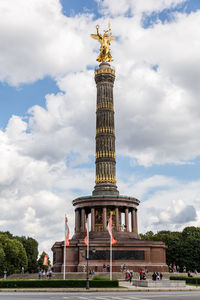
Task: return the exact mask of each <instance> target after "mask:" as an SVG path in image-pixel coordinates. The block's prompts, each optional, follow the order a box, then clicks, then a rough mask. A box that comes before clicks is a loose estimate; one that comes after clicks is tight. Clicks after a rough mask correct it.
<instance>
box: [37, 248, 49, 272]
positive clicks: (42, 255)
mask: <svg viewBox="0 0 200 300" xmlns="http://www.w3.org/2000/svg"><path fill="white" fill-rule="evenodd" d="M46 254H47V253H46V252H44V251H43V252H42V254H41V255H40V257H39V259H38V267H39V268H40V270H42V269H43V270H46V271H47V269H48V267H49V266H51V262H50V259H49V257H48V259H47V266H44V265H43V262H44V257H45V255H46Z"/></svg>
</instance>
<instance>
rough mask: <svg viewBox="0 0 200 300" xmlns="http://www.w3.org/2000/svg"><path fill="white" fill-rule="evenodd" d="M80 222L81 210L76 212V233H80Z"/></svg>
mask: <svg viewBox="0 0 200 300" xmlns="http://www.w3.org/2000/svg"><path fill="white" fill-rule="evenodd" d="M80 221H81V220H80V211H79V209H77V210H76V211H75V232H80V224H81V222H80Z"/></svg>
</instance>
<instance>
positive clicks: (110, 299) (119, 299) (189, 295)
mask: <svg viewBox="0 0 200 300" xmlns="http://www.w3.org/2000/svg"><path fill="white" fill-rule="evenodd" d="M14 299H15V300H19V299H20V300H47V299H48V300H199V299H200V292H165V293H161V292H160V293H158V292H156V293H151V292H149V293H143V292H141V293H134V292H133V293H132V292H129V293H125V292H123V293H120V292H117V293H3V292H2V293H0V300H14Z"/></svg>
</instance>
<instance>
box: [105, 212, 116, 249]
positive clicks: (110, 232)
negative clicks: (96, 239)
mask: <svg viewBox="0 0 200 300" xmlns="http://www.w3.org/2000/svg"><path fill="white" fill-rule="evenodd" d="M107 230H108V232H109V234H110V239H111V244H112V245H113V244H116V243H117V240H115V239H114V237H113V234H112V219H111V216H110V217H109V221H108V226H107Z"/></svg>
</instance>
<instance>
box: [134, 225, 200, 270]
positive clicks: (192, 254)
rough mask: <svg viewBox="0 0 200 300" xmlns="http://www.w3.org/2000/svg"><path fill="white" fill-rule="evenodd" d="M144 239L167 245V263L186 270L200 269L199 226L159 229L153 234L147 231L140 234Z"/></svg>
mask: <svg viewBox="0 0 200 300" xmlns="http://www.w3.org/2000/svg"><path fill="white" fill-rule="evenodd" d="M140 236H141V238H142V239H144V240H151V241H162V242H164V243H165V244H166V245H167V249H166V261H167V264H168V265H170V264H175V265H176V266H177V265H178V266H180V268H181V269H183V267H184V266H186V268H187V270H194V269H197V270H198V271H200V261H199V257H200V228H199V227H194V226H190V227H186V228H184V229H183V231H182V232H177V231H174V232H171V231H159V232H157V233H156V234H154V233H153V232H152V231H148V232H147V233H146V234H141V235H140Z"/></svg>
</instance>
